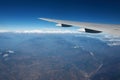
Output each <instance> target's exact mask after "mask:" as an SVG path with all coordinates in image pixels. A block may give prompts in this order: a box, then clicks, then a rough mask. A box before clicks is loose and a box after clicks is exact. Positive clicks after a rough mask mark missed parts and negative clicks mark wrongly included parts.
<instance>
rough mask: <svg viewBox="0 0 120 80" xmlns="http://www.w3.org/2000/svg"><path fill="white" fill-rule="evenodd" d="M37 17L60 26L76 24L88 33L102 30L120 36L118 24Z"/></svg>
mask: <svg viewBox="0 0 120 80" xmlns="http://www.w3.org/2000/svg"><path fill="white" fill-rule="evenodd" d="M39 19H41V20H45V21H49V22H54V23H57V24H58V25H59V26H61V27H71V26H77V27H81V28H85V31H86V32H88V33H101V32H104V33H108V34H111V35H115V36H120V25H113V24H96V23H87V22H75V21H67V20H56V19H48V18H39Z"/></svg>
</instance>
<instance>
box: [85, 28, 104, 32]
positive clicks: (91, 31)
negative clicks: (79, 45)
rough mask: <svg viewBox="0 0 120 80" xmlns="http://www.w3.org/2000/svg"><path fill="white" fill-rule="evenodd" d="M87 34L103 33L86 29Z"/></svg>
mask: <svg viewBox="0 0 120 80" xmlns="http://www.w3.org/2000/svg"><path fill="white" fill-rule="evenodd" d="M85 32H87V33H101V32H102V31H98V30H92V29H87V28H85Z"/></svg>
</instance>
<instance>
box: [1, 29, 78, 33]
mask: <svg viewBox="0 0 120 80" xmlns="http://www.w3.org/2000/svg"><path fill="white" fill-rule="evenodd" d="M5 32H11V33H80V32H78V31H75V30H63V29H36V30H14V31H12V30H0V33H5Z"/></svg>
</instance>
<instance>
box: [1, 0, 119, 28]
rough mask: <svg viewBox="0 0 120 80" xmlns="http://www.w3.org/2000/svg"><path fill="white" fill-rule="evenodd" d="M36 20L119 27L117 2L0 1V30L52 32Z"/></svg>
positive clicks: (47, 24)
mask: <svg viewBox="0 0 120 80" xmlns="http://www.w3.org/2000/svg"><path fill="white" fill-rule="evenodd" d="M40 17H45V18H55V19H64V20H72V21H82V22H94V23H108V24H120V1H119V0H0V29H40V28H46V27H47V28H49V27H50V28H56V27H55V25H54V24H53V23H48V22H45V21H41V20H38V19H37V18H40Z"/></svg>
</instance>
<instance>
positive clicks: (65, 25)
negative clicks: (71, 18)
mask: <svg viewBox="0 0 120 80" xmlns="http://www.w3.org/2000/svg"><path fill="white" fill-rule="evenodd" d="M56 26H59V27H72V25H67V24H56Z"/></svg>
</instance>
